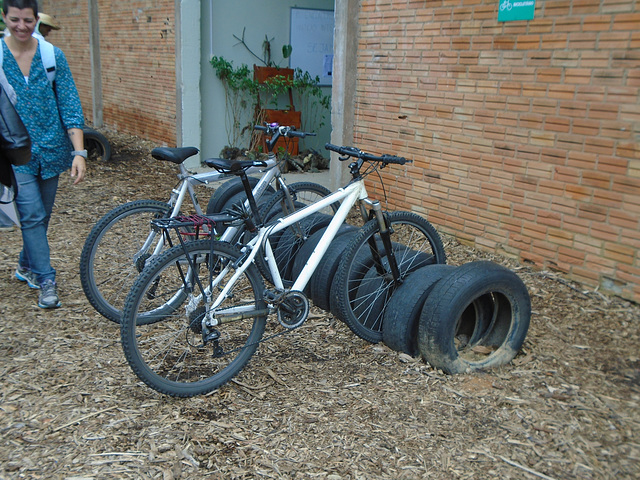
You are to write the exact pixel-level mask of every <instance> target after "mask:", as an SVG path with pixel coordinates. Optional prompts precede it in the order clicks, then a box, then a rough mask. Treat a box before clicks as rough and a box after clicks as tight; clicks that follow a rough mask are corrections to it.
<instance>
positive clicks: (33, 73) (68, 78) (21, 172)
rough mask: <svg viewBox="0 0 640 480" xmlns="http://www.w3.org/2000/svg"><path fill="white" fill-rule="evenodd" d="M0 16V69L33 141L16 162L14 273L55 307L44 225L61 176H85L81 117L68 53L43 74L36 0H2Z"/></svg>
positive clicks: (45, 304)
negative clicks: (18, 238) (18, 233)
mask: <svg viewBox="0 0 640 480" xmlns="http://www.w3.org/2000/svg"><path fill="white" fill-rule="evenodd" d="M2 18H3V20H4V23H5V25H6V26H7V29H8V30H9V32H10V35H9V36H5V38H3V40H2V41H1V42H0V43H1V45H0V47H1V48H2V57H3V61H2V68H3V70H4V73H5V75H6V77H7V80H8V82H9V84H10V85H11V87H13V89H14V90H15V94H16V96H17V102H16V105H15V107H16V110H17V111H18V114H19V115H20V118H21V119H22V121H23V123H24V124H25V126H26V127H27V130H28V132H29V135H30V136H31V143H32V148H31V161H30V162H29V163H28V164H26V165H24V166H19V167H15V166H14V172H15V176H16V180H17V184H18V195H17V197H16V206H17V209H18V213H19V215H20V223H21V227H20V228H21V230H22V251H21V252H20V257H19V259H18V267H17V269H16V272H15V276H16V278H17V279H18V280H20V281H23V282H26V283H27V284H28V285H29V286H30V287H31V288H34V289H40V294H39V297H38V306H39V307H41V308H57V307H59V306H60V305H61V304H60V299H59V296H58V289H57V284H56V272H55V270H54V269H53V267H52V266H51V259H50V252H49V242H48V239H47V229H48V226H49V219H50V217H51V211H52V209H53V203H54V200H55V196H56V191H57V188H58V178H59V175H60V174H61V173H62V172H64V171H66V170H68V169H69V168H71V176H72V177H74V178H75V180H74V182H73V183H74V184H77V183H78V182H80V181H82V180H83V179H84V177H85V173H86V162H85V159H86V156H87V152H86V150H84V141H83V136H82V127H83V126H84V116H83V113H82V106H81V104H80V98H79V96H78V91H77V89H76V86H75V83H74V81H73V77H72V75H71V71H70V70H69V65H68V64H67V60H66V57H65V56H64V53H63V52H62V50H60V49H59V48H57V47H54V54H55V67H54V68H55V79H54V80H53V81H52V80H51V79H50V78H49V77H48V76H47V71H46V69H45V66H44V64H43V58H42V54H41V52H43V51H44V50H42V48H41V45H40V42H43V40H40V39H38V38H36V37H34V36H33V32H34V30H35V28H36V25H37V22H38V3H37V0H4V6H3V10H2ZM43 45H44V44H43ZM50 68H51V67H49V69H50Z"/></svg>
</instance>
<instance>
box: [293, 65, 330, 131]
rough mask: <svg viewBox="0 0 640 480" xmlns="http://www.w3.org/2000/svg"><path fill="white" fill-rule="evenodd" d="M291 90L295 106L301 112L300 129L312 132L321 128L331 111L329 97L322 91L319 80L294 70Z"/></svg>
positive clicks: (306, 73)
mask: <svg viewBox="0 0 640 480" xmlns="http://www.w3.org/2000/svg"><path fill="white" fill-rule="evenodd" d="M292 88H293V92H294V98H296V105H298V109H299V110H300V111H301V112H302V129H303V130H305V129H307V128H308V129H310V130H311V131H313V130H317V129H320V128H322V127H323V126H324V120H325V118H326V115H327V114H328V113H329V111H330V109H331V96H330V95H325V93H324V92H323V91H322V88H321V87H320V78H319V77H318V76H316V77H315V78H314V77H311V74H310V73H309V72H303V71H302V70H301V69H300V68H296V69H295V73H294V75H293V86H292Z"/></svg>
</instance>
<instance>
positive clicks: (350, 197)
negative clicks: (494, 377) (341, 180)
mask: <svg viewBox="0 0 640 480" xmlns="http://www.w3.org/2000/svg"><path fill="white" fill-rule="evenodd" d="M358 201H363V202H366V203H368V204H369V205H370V206H371V208H372V209H373V210H374V212H376V216H377V218H378V219H379V220H381V219H382V216H381V212H382V208H381V206H380V202H378V201H377V200H375V201H370V200H369V199H368V195H367V190H366V188H365V185H364V180H362V179H359V180H355V181H353V182H351V183H350V184H349V185H347V186H346V187H344V188H341V189H339V190H337V191H335V192H334V193H332V194H331V195H329V196H327V197H325V198H323V199H321V200H319V201H317V202H315V203H313V204H311V205H308V206H306V207H304V208H302V209H300V210H297V211H295V212H294V213H292V214H290V215H288V216H286V217H283V218H280V219H278V220H277V221H276V222H274V223H273V224H269V225H266V226H264V227H262V228H260V229H259V230H258V234H257V235H256V236H255V237H254V238H253V239H251V241H250V242H249V243H248V244H247V245H246V247H245V248H244V249H243V251H244V252H249V255H248V256H247V258H245V259H243V262H242V265H241V266H240V267H239V268H238V269H237V270H236V272H235V273H234V275H233V276H232V277H231V278H230V279H229V282H228V283H227V284H226V285H225V286H224V287H223V289H222V291H221V292H220V294H219V295H217V297H216V299H215V300H214V301H213V303H212V305H211V310H213V315H212V319H214V323H213V324H212V325H211V326H215V325H217V324H218V323H224V321H223V319H224V317H228V318H231V319H234V318H238V314H239V313H246V312H249V311H251V309H252V308H253V307H250V306H242V307H236V308H225V309H224V313H223V314H221V315H216V312H215V309H216V308H217V307H218V306H219V305H220V304H221V303H222V301H223V300H224V299H225V298H226V296H227V295H228V294H229V292H230V290H231V289H232V288H233V286H234V284H235V282H236V281H237V279H238V278H239V277H240V275H242V273H243V272H244V271H245V270H246V269H247V268H248V267H249V265H250V264H251V263H252V262H253V260H254V259H255V257H256V255H257V254H258V251H259V250H260V249H259V248H258V245H261V244H262V245H264V247H265V252H266V258H267V263H268V265H269V270H270V272H271V275H272V278H273V282H274V285H275V287H276V288H277V289H279V290H283V289H284V285H283V282H282V277H281V276H280V272H279V270H278V267H277V265H276V261H275V258H274V256H273V251H272V249H271V245H270V244H269V242H268V241H267V239H268V237H269V236H270V235H272V234H274V233H277V232H279V231H281V230H284V229H285V228H287V227H289V226H291V225H293V224H295V223H297V222H299V221H300V220H302V219H304V218H306V217H308V216H310V215H312V214H313V213H316V212H318V211H320V210H322V209H323V208H326V207H328V206H329V205H331V204H332V203H335V202H342V203H341V205H340V208H338V211H337V212H336V213H335V215H334V216H333V219H332V220H331V222H330V223H329V225H328V226H327V229H326V231H325V232H324V234H323V235H322V237H321V239H320V242H318V245H317V246H316V248H315V249H314V250H313V253H312V254H311V256H310V257H309V259H308V260H307V263H306V264H305V265H304V268H303V269H302V271H301V273H300V275H299V276H298V278H297V279H296V280H295V282H294V283H293V286H292V287H291V290H294V291H299V292H301V291H303V290H304V288H305V287H306V285H307V283H308V282H309V280H310V279H311V276H312V275H313V273H314V272H315V270H316V268H317V267H318V265H319V264H320V260H321V259H322V257H323V255H324V254H325V253H326V251H327V249H328V248H329V245H330V244H331V241H332V240H333V238H334V237H335V235H336V233H337V232H338V229H339V228H340V226H341V225H342V224H343V223H344V221H345V220H346V218H347V215H348V214H349V211H350V210H351V208H352V207H353V206H354V205H355V204H356V202H358ZM378 213H380V215H378ZM226 270H228V269H227V268H226V269H223V272H221V273H220V274H219V275H218V276H216V278H215V279H213V281H212V284H211V287H213V286H215V285H217V282H218V281H219V279H221V278H223V276H224V274H225V273H226ZM211 287H208V288H207V289H205V292H204V293H205V294H207V295H208V294H209V292H210V291H212V290H209V288H211ZM207 290H208V291H207ZM215 322H217V323H215Z"/></svg>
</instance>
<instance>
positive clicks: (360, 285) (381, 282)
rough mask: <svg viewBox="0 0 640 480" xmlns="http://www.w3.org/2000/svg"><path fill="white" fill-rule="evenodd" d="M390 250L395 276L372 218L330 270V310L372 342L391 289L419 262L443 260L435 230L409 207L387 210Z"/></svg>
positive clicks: (378, 332)
mask: <svg viewBox="0 0 640 480" xmlns="http://www.w3.org/2000/svg"><path fill="white" fill-rule="evenodd" d="M387 220H388V224H389V231H390V240H391V246H392V248H391V251H393V253H394V256H395V258H396V263H397V266H398V271H399V279H397V280H394V278H393V274H392V272H391V268H390V262H389V255H390V252H388V251H387V249H386V248H385V247H384V245H383V242H382V237H381V235H380V227H379V225H378V222H377V220H375V219H374V220H371V221H369V222H367V223H366V224H365V226H364V227H362V229H361V230H360V231H359V233H358V234H357V235H356V236H355V237H354V238H353V239H352V241H351V243H350V244H349V246H347V248H346V249H345V251H344V254H343V256H342V260H341V262H340V266H339V267H338V270H337V272H336V278H335V282H336V285H335V289H332V295H336V298H335V303H336V308H337V310H338V311H337V312H336V315H337V316H338V317H339V318H340V319H341V320H344V322H345V323H346V324H347V325H348V326H349V328H350V329H351V330H352V331H353V333H355V334H356V335H358V336H359V337H361V338H363V339H364V340H367V341H369V342H372V343H378V342H380V341H381V340H382V321H383V318H384V313H385V309H386V307H387V304H388V303H389V300H390V299H391V294H392V293H393V292H394V290H395V289H396V288H397V287H398V286H399V285H400V284H401V283H402V281H403V280H404V278H405V277H407V275H409V273H411V272H413V271H414V270H416V269H418V268H420V267H423V266H425V265H431V264H436V263H445V262H446V254H445V251H444V246H443V245H442V240H441V238H440V235H439V234H438V232H437V231H436V229H435V228H434V227H433V226H432V225H431V224H430V223H429V222H428V221H427V220H425V219H424V218H422V217H421V216H419V215H416V214H415V213H411V212H392V213H389V214H388V215H387Z"/></svg>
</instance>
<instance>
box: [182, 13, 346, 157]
mask: <svg viewBox="0 0 640 480" xmlns="http://www.w3.org/2000/svg"><path fill="white" fill-rule="evenodd" d="M294 6H295V7H298V8H316V9H325V10H333V9H334V0H297V1H293V0H292V1H282V0H268V1H265V0H237V1H233V2H230V1H228V0H202V2H201V10H200V22H201V45H202V47H201V51H200V54H201V55H200V69H201V72H200V94H201V98H202V100H201V101H202V117H201V129H202V130H201V131H202V139H201V158H203V159H204V158H209V157H217V156H219V153H220V151H221V150H222V148H224V146H225V145H226V144H227V133H226V130H225V123H224V121H225V113H224V108H225V99H224V90H223V87H222V83H221V82H220V80H219V79H218V78H217V77H216V75H215V71H214V70H213V67H212V66H211V64H210V63H209V61H210V59H211V57H212V56H214V55H215V56H219V57H220V56H221V57H224V58H225V59H227V60H230V61H233V65H234V66H239V65H241V64H243V63H244V64H246V65H248V66H249V67H251V68H252V66H253V64H254V63H257V64H259V62H258V61H257V60H256V59H255V58H254V57H253V56H252V55H251V54H250V53H249V52H248V51H247V50H246V49H245V48H244V47H243V46H242V45H239V44H238V41H237V40H236V39H235V38H234V37H233V35H234V34H235V35H237V36H238V37H241V36H242V30H243V28H244V29H245V42H246V43H247V44H248V45H249V46H250V47H251V49H252V50H253V51H254V52H255V53H256V54H258V55H261V53H262V49H261V47H262V42H263V41H264V38H265V35H266V36H267V37H268V38H269V39H272V38H273V41H272V42H271V45H272V59H273V60H274V61H275V62H276V63H277V64H278V65H279V66H281V67H287V66H289V65H288V62H287V60H282V61H280V60H281V59H282V46H283V45H286V44H288V43H289V28H290V8H291V7H294ZM183 35H187V33H186V32H183ZM254 60H255V61H254ZM326 90H327V93H330V92H331V89H330V87H327V89H326ZM183 115H184V118H183V119H182V120H183V124H184V125H188V124H189V119H188V118H187V116H188V115H189V111H188V110H185V111H184V113H183ZM330 124H331V118H330V114H329V115H327V117H326V119H325V126H324V128H323V129H322V130H321V131H318V132H316V133H318V136H317V137H316V138H314V140H313V141H314V145H312V146H313V148H318V147H322V146H323V145H324V143H325V142H328V141H330V135H331V126H330ZM188 128H195V126H194V127H185V128H184V129H183V131H184V130H185V129H188ZM318 150H319V151H320V152H321V153H322V154H323V155H326V156H328V155H327V153H326V152H325V151H324V148H318Z"/></svg>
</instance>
